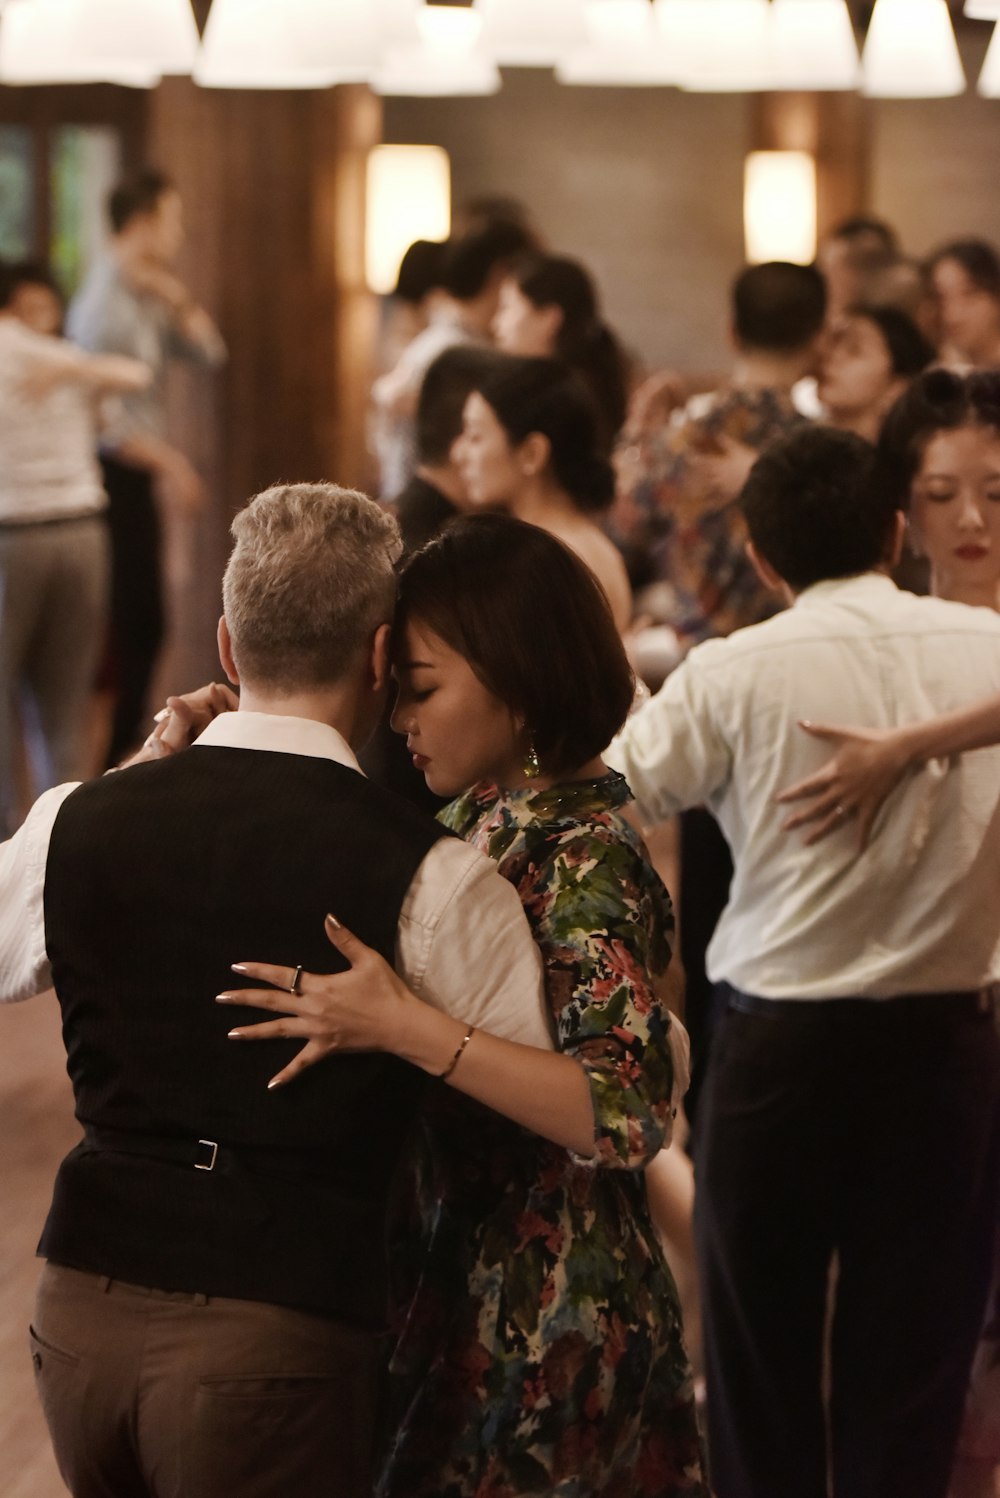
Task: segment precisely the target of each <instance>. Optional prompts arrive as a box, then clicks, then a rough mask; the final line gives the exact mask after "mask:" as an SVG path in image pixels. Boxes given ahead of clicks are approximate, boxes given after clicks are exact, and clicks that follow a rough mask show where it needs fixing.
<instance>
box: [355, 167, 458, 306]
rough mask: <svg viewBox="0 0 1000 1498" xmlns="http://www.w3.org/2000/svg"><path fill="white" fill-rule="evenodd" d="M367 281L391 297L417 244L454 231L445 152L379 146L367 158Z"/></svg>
mask: <svg viewBox="0 0 1000 1498" xmlns="http://www.w3.org/2000/svg"><path fill="white" fill-rule="evenodd" d="M366 205H367V206H366V218H365V280H366V281H367V282H368V285H369V287H370V288H371V290H372V291H375V292H378V294H379V295H380V296H387V295H388V294H389V292H391V291H392V290H393V288H394V287H395V285H396V277H397V275H398V274H399V265H400V261H401V260H402V258H403V256H404V254H405V253H406V251H407V250H408V249H409V247H410V245H411V244H412V243H413V241H414V240H415V239H437V240H440V239H447V238H448V235H449V233H450V231H451V163H450V162H449V160H448V153H447V151H445V150H443V149H442V148H441V147H440V146H375V148H374V149H373V150H371V151H369V153H368V178H367V200H366Z"/></svg>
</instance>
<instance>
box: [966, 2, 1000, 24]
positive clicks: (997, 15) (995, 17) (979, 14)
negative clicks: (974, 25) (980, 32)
mask: <svg viewBox="0 0 1000 1498" xmlns="http://www.w3.org/2000/svg"><path fill="white" fill-rule="evenodd" d="M965 14H966V15H967V16H968V17H969V18H970V19H971V20H973V21H1000V0H965Z"/></svg>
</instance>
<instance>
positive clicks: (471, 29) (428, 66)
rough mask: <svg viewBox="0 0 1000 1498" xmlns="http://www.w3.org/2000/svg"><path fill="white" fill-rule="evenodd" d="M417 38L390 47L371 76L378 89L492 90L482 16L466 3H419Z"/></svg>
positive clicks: (495, 78) (412, 92)
mask: <svg viewBox="0 0 1000 1498" xmlns="http://www.w3.org/2000/svg"><path fill="white" fill-rule="evenodd" d="M416 19H417V30H418V33H419V40H418V41H417V42H416V44H414V45H412V46H403V47H390V48H389V49H388V51H387V53H386V56H385V60H384V62H383V63H382V65H381V66H380V67H379V69H378V71H377V72H376V73H375V75H374V77H373V78H372V87H373V88H374V89H375V90H376V91H377V92H378V93H380V94H403V95H407V96H423V97H439V98H441V97H449V96H460V95H474V94H495V93H496V92H497V90H498V89H499V87H500V73H499V71H498V69H497V66H496V64H495V63H494V62H492V61H491V60H490V59H489V58H488V57H487V56H486V54H485V52H484V51H483V50H482V46H481V43H482V31H483V18H482V15H481V14H480V13H479V12H478V11H474V10H471V9H470V8H469V7H468V6H458V5H422V6H421V7H420V8H419V9H418V11H417V17H416Z"/></svg>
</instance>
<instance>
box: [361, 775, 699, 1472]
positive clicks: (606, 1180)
mask: <svg viewBox="0 0 1000 1498" xmlns="http://www.w3.org/2000/svg"><path fill="white" fill-rule="evenodd" d="M627 800H629V791H628V787H627V785H626V783H625V781H624V780H623V779H622V777H621V776H620V775H607V776H604V777H602V778H601V779H598V780H588V781H583V782H576V783H573V784H569V785H564V786H559V787H555V788H553V789H550V790H545V791H541V792H534V791H532V789H531V788H530V787H529V788H528V789H526V790H523V791H518V792H514V793H504V794H500V793H499V792H498V791H497V790H496V788H495V787H476V788H475V789H474V790H473V791H471V792H469V793H468V794H467V795H466V796H464V797H462V798H461V799H459V800H458V801H456V802H453V803H452V805H451V806H450V807H448V808H446V810H445V811H444V812H443V813H442V814H441V815H442V820H444V821H445V822H446V823H447V825H448V826H450V827H451V828H453V829H454V830H455V831H456V832H459V833H460V834H461V835H462V836H463V837H465V838H466V839H467V840H468V841H470V842H472V843H474V844H475V845H476V846H477V847H480V848H482V849H483V850H484V851H485V852H487V853H488V854H489V855H490V856H491V857H492V858H494V859H495V860H496V862H497V864H498V866H499V868H500V871H501V873H503V874H504V876H505V877H506V878H508V879H509V880H510V881H511V882H512V883H513V884H514V885H515V887H516V888H517V890H518V892H519V894H520V896H521V899H522V901H523V903H524V907H525V910H526V912H527V914H528V918H529V920H530V922H531V924H532V927H533V930H534V936H535V940H536V941H537V942H538V944H539V946H540V948H541V950H542V955H543V959H544V963H545V968H546V978H547V981H546V986H547V991H548V996H549V1001H550V1003H551V1006H552V1013H553V1018H554V1022H555V1030H556V1036H557V1042H558V1045H559V1047H560V1049H562V1050H564V1051H567V1052H569V1053H570V1054H571V1055H573V1056H575V1057H576V1058H577V1059H578V1060H579V1061H580V1062H581V1063H582V1065H583V1066H584V1068H585V1070H586V1073H587V1076H588V1079H589V1082H590V1088H591V1094H592V1098H593V1104H594V1114H595V1120H596V1143H597V1156H596V1158H595V1159H594V1160H593V1161H586V1162H584V1161H581V1160H579V1159H577V1158H576V1157H574V1156H573V1155H571V1154H570V1153H569V1152H567V1151H566V1150H564V1149H561V1148H560V1147H559V1146H557V1145H554V1144H550V1143H548V1142H547V1141H545V1140H543V1139H540V1138H539V1137H538V1136H536V1135H534V1134H530V1133H528V1132H527V1131H526V1130H523V1129H520V1128H519V1127H518V1126H517V1125H515V1124H512V1123H509V1122H508V1121H507V1120H505V1119H503V1118H501V1117H500V1116H499V1115H498V1114H496V1113H493V1112H492V1111H490V1110H488V1109H485V1108H482V1107H480V1106H479V1105H478V1104H476V1103H474V1102H472V1101H471V1100H469V1099H466V1098H463V1097H461V1096H460V1095H459V1094H457V1093H455V1092H453V1091H451V1090H450V1089H447V1088H445V1087H444V1086H439V1087H437V1088H436V1089H435V1091H434V1095H433V1098H432V1100H431V1103H430V1105H429V1107H428V1108H427V1109H426V1110H425V1115H424V1123H423V1130H422V1136H421V1139H420V1141H419V1142H418V1144H417V1146H416V1147H415V1150H414V1154H415V1156H416V1158H415V1159H414V1160H413V1161H412V1162H411V1164H412V1171H411V1172H410V1173H409V1186H408V1192H409V1191H412V1193H413V1199H412V1200H411V1201H408V1203H407V1204H406V1208H405V1209H404V1208H403V1206H402V1205H401V1209H400V1217H399V1222H398V1223H397V1226H396V1232H395V1233H394V1235H393V1238H394V1279H395V1284H396V1288H397V1303H398V1304H399V1305H400V1307H401V1308H402V1314H401V1315H400V1317H399V1320H398V1322H397V1327H396V1334H397V1341H396V1343H395V1351H394V1354H393V1357H392V1363H391V1392H390V1419H391V1424H392V1429H393V1431H394V1438H393V1442H392V1445H391V1449H390V1450H389V1451H388V1455H387V1457H386V1460H385V1464H384V1466H383V1470H382V1473H381V1477H380V1481H379V1485H378V1493H379V1495H380V1498H430V1495H434V1498H522V1495H526V1494H545V1495H559V1498H681V1495H684V1498H691V1495H697V1498H702V1495H704V1494H705V1493H706V1489H705V1487H704V1486H703V1483H702V1479H701V1465H700V1443H699V1438H698V1433H697V1429H696V1425H695V1414H694V1403H693V1398H692V1389H691V1377H690V1369H689V1366H688V1360H687V1355H686V1353H685V1350H684V1345H683V1341H682V1335H681V1327H680V1318H679V1312H678V1305H677V1293H676V1290H675V1287H674V1283H673V1280H672V1278H671V1275H670V1271H669V1270H668V1268H667V1266H666V1263H665V1261H664V1258H663V1255H662V1252H661V1250H660V1247H659V1244H658V1242H657V1240H656V1237H655V1234H654V1232H653V1229H652V1226H651V1223H650V1220H649V1215H648V1211H647V1207H646V1197H645V1183H644V1178H643V1166H644V1165H645V1164H646V1163H647V1162H648V1161H649V1160H650V1159H651V1158H652V1157H653V1156H654V1155H655V1154H656V1152H657V1151H658V1150H659V1148H660V1147H661V1144H662V1143H663V1141H664V1139H665V1137H666V1136H667V1135H668V1133H669V1129H670V1125H671V1121H672V1111H673V1099H672V1093H673V1083H674V1066H673V1061H672V1057H671V1047H670V1040H669V1031H670V1024H671V1021H670V1016H669V1013H668V1012H667V1010H666V1008H665V1007H664V1006H663V1005H662V1003H661V1002H660V1000H659V998H658V996H657V993H656V986H657V984H658V983H659V981H660V980H661V979H662V976H663V974H664V971H665V969H666V966H667V963H668V960H669V956H670V952H669V947H668V944H667V938H668V936H669V934H670V931H671V929H672V917H671V912H670V901H669V896H668V895H667V892H666V890H665V889H664V887H663V885H662V883H661V882H660V880H659V879H658V877H657V876H656V874H655V873H654V872H653V870H652V868H651V867H650V865H649V863H648V862H647V860H646V858H645V855H644V850H643V846H642V842H641V840H640V839H639V837H638V835H637V834H636V833H635V832H634V831H633V829H632V828H631V826H630V825H629V824H628V823H627V822H626V821H625V819H624V818H623V817H622V816H621V814H620V810H619V809H620V807H621V806H622V805H623V804H624V803H625V802H626V801H627Z"/></svg>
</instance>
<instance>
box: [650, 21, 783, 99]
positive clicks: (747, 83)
mask: <svg viewBox="0 0 1000 1498" xmlns="http://www.w3.org/2000/svg"><path fill="white" fill-rule="evenodd" d="M656 21H657V25H658V27H659V31H660V35H661V37H662V40H663V45H664V46H665V47H666V49H667V52H668V54H669V56H670V57H671V59H672V64H673V67H674V70H675V72H676V73H677V74H678V75H679V77H680V80H681V84H682V86H683V87H684V88H688V89H695V90H699V91H702V92H707V93H723V92H744V91H752V90H755V89H765V88H769V87H770V86H771V77H772V60H771V47H770V39H771V25H770V23H771V15H770V9H769V6H768V0H656Z"/></svg>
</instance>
